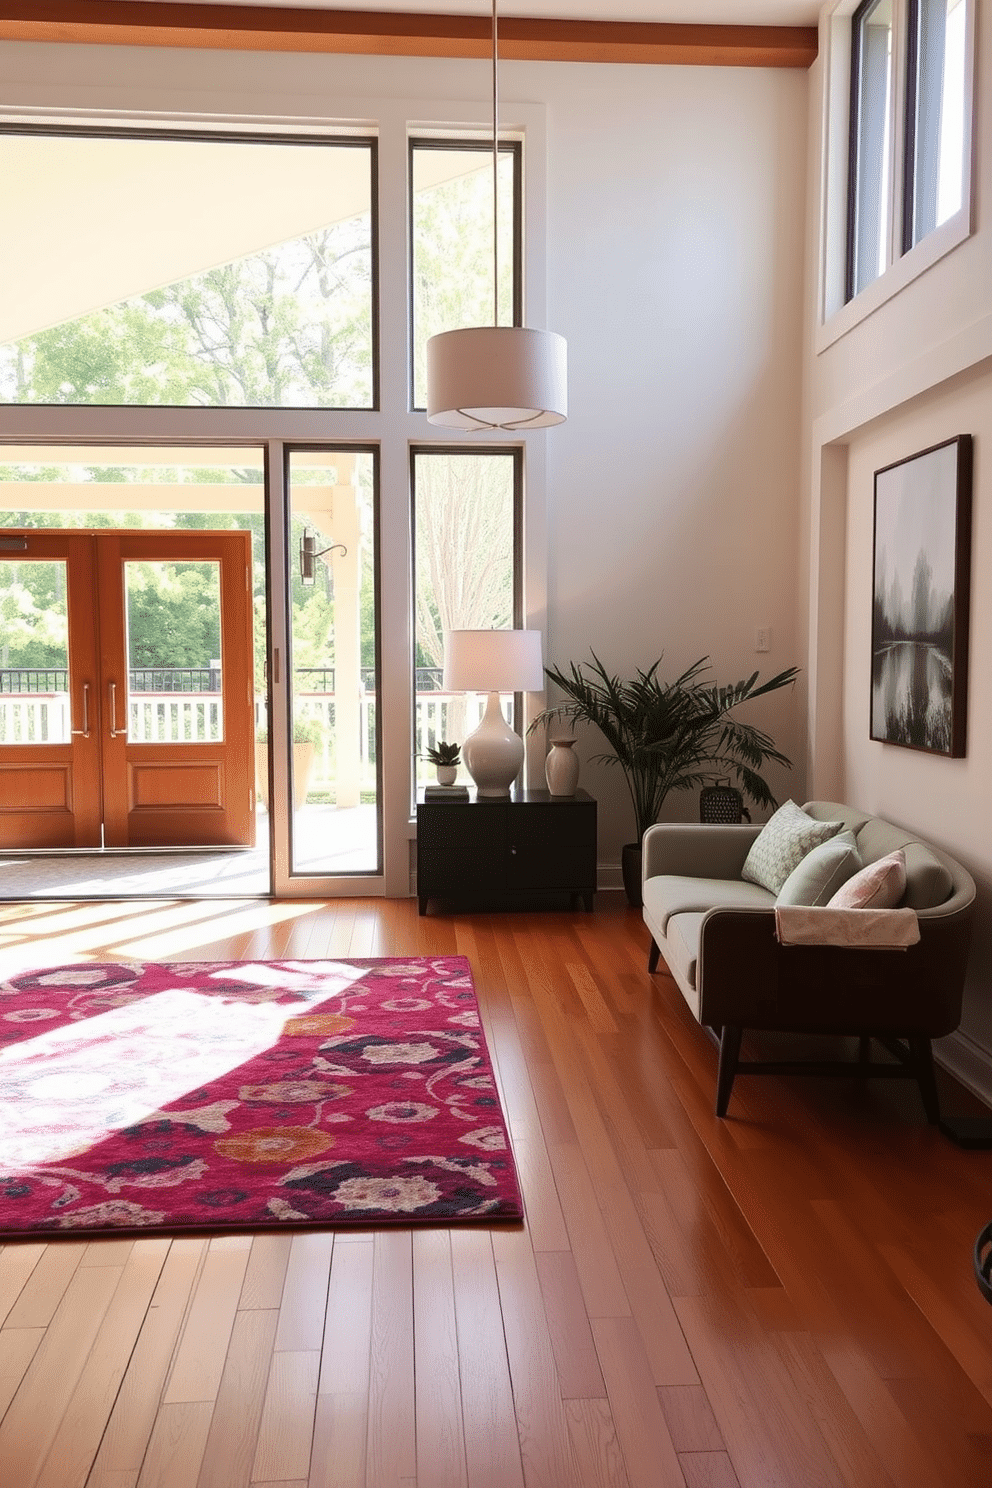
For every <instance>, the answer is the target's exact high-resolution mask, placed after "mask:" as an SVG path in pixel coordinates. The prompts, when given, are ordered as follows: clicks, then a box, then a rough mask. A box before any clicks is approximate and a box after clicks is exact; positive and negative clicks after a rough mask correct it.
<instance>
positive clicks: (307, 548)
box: [300, 527, 348, 588]
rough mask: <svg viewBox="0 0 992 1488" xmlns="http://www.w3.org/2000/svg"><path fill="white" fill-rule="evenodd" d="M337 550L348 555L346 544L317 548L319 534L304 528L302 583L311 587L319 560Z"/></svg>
mask: <svg viewBox="0 0 992 1488" xmlns="http://www.w3.org/2000/svg"><path fill="white" fill-rule="evenodd" d="M335 548H340V549H341V552H342V553H343V554H345V555H347V552H348V549H347V548H346V547H345V545H344V543H331V545H330V547H329V548H319V549H318V547H317V534H316V533H315V532H313V531H311V529H310V528H309V527H304V529H303V536H302V537H301V538H300V583H301V584H306V585H307V587H308V588H309V587H311V586H312V585H313V581H314V573H315V571H316V564H317V559H318V558H323V556H324V554H325V553H333V552H334V549H335Z"/></svg>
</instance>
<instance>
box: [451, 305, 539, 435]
mask: <svg viewBox="0 0 992 1488" xmlns="http://www.w3.org/2000/svg"><path fill="white" fill-rule="evenodd" d="M567 416H568V348H567V343H566V341H565V338H564V336H559V335H557V333H556V332H555V331H535V330H530V329H528V328H527V327H525V326H473V327H470V328H468V329H464V330H460V331H442V332H441V334H440V335H438V336H432V337H431V338H430V340H429V341H428V343H427V418H428V420H429V422H430V423H432V424H443V425H445V426H446V427H447V428H449V429H542V428H546V427H548V426H549V425H551V424H561V423H564V421H565V419H566V418H567Z"/></svg>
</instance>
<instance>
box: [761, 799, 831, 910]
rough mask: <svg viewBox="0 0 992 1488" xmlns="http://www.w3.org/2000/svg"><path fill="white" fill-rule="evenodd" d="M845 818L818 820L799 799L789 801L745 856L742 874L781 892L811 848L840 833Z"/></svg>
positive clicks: (774, 891)
mask: <svg viewBox="0 0 992 1488" xmlns="http://www.w3.org/2000/svg"><path fill="white" fill-rule="evenodd" d="M843 825H844V823H843V822H839V821H836V822H821V821H814V820H813V818H812V817H811V816H807V815H806V813H805V811H804V810H803V809H802V807H801V806H797V805H796V803H795V801H786V803H785V805H784V806H780V807H779V808H778V810H777V811H776V813H775V815H774V816H773V817H772V818H771V819H770V820H769V821H767V822H765V825H764V826H763V827H762V829H761V831H760V832H759V833H758V835H757V837H756V838H755V839H754V842H753V843H752V844H751V851H750V852H749V853H748V855H747V857H746V858H745V860H744V867H743V868H742V869H741V878H744V879H747V881H748V882H749V883H756V884H760V885H761V887H762V888H763V889H768V890H769V892H770V893H772V894H777V893H778V892H779V890H780V889H781V887H782V885H783V884H784V883H785V881H786V879H787V878H788V876H789V874H790V873H791V872H792V870H793V868H798V866H799V864H800V863H801V862H802V860H803V858H804V857H805V856H806V854H807V853H808V852H812V850H813V848H814V847H818V846H819V845H820V843H821V842H826V841H827V840H828V838H830V837H836V835H837V833H838V832H839V831H840V829H841V827H842V826H843Z"/></svg>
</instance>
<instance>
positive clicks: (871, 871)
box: [827, 847, 906, 909]
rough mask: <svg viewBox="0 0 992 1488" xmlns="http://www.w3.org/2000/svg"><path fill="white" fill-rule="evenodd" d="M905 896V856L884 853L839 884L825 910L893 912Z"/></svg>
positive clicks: (901, 851)
mask: <svg viewBox="0 0 992 1488" xmlns="http://www.w3.org/2000/svg"><path fill="white" fill-rule="evenodd" d="M905 892H906V854H905V853H904V852H903V850H902V848H901V847H900V848H897V849H896V851H895V852H890V853H887V854H886V856H885V857H884V858H879V859H878V861H877V862H875V863H869V864H868V866H867V868H862V870H861V872H860V873H856V874H855V875H854V877H853V878H849V879H848V880H847V883H846V884H841V886H840V888H839V889H838V890H837V892H836V894H835V895H834V897H833V898H832V899H831V900H830V903H829V904H828V905H827V908H828V909H895V907H896V905H897V904H898V903H899V901H900V899H901V898H902V896H903V894H904V893H905Z"/></svg>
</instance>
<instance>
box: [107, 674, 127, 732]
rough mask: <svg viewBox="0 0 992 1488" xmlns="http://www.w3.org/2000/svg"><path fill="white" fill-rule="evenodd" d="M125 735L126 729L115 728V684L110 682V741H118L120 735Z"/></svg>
mask: <svg viewBox="0 0 992 1488" xmlns="http://www.w3.org/2000/svg"><path fill="white" fill-rule="evenodd" d="M126 733H127V729H126V728H122V729H119V728H118V727H117V683H116V682H111V684H110V737H111V738H112V739H118V738H120V736H121V734H126Z"/></svg>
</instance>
